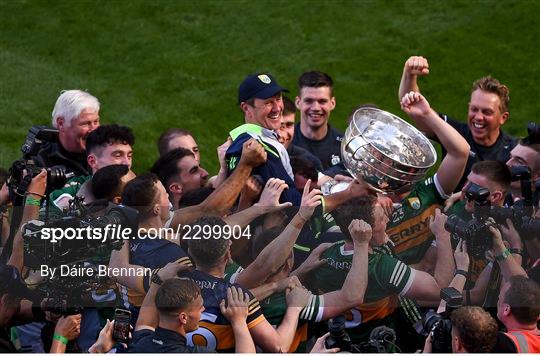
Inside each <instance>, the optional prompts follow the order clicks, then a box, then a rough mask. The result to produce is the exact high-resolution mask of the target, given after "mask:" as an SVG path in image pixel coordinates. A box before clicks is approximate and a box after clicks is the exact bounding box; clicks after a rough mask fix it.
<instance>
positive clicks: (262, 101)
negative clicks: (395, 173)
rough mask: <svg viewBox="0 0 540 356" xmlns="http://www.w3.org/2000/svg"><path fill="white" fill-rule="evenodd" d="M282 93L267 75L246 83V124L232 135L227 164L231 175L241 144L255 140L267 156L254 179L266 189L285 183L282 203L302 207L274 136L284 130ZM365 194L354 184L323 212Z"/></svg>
mask: <svg viewBox="0 0 540 356" xmlns="http://www.w3.org/2000/svg"><path fill="white" fill-rule="evenodd" d="M282 92H288V90H287V89H285V88H283V87H281V86H280V85H279V84H278V83H277V82H276V80H275V79H274V78H273V77H272V76H271V75H270V74H268V73H256V74H251V75H249V76H247V77H246V78H245V79H244V81H243V82H242V84H240V87H239V88H238V104H239V105H240V109H241V110H242V112H243V113H244V120H245V124H244V125H241V126H239V127H237V128H235V129H234V130H232V131H231V132H229V135H230V137H231V139H232V140H233V143H232V144H231V146H230V147H229V149H228V150H227V153H226V155H225V162H226V164H227V168H228V172H229V174H230V173H231V172H232V171H233V170H234V169H235V167H236V165H237V164H238V162H239V160H240V156H241V154H242V144H243V143H244V142H245V141H247V140H249V139H251V138H256V139H257V141H259V143H260V144H261V145H262V146H263V147H264V149H265V150H266V151H267V153H268V155H267V160H266V162H265V163H264V164H262V165H260V166H259V167H256V168H255V169H253V171H252V175H257V176H259V177H261V178H262V182H261V183H262V184H263V185H265V184H266V182H267V181H268V179H270V178H272V177H274V178H279V179H282V180H284V181H285V183H287V185H288V186H289V189H285V190H284V191H283V193H282V194H281V198H280V202H281V203H284V202H290V203H292V205H293V206H300V201H301V200H302V194H301V193H300V192H299V191H298V190H296V189H295V185H294V175H293V172H292V168H291V163H290V159H289V154H288V153H287V150H286V149H285V147H284V146H283V145H282V144H281V143H279V141H278V135H277V133H276V132H275V130H278V129H279V128H280V127H281V121H282V116H283V100H282V97H281V93H282ZM362 194H367V188H366V186H365V184H360V183H358V182H356V183H355V184H351V185H349V188H348V189H347V190H344V191H343V192H339V193H337V194H334V195H330V196H327V197H325V198H324V200H323V210H324V211H331V210H333V209H334V208H335V207H336V206H337V205H339V204H341V203H342V202H344V201H346V200H347V199H349V198H351V197H353V196H357V195H362Z"/></svg>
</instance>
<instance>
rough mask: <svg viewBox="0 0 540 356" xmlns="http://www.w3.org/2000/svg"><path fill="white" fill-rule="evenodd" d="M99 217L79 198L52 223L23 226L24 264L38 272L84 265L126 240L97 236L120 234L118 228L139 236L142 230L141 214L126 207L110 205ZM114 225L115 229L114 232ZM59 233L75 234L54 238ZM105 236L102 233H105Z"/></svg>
mask: <svg viewBox="0 0 540 356" xmlns="http://www.w3.org/2000/svg"><path fill="white" fill-rule="evenodd" d="M99 214H100V215H99V216H95V214H92V213H91V212H90V211H89V208H88V207H86V206H84V205H83V204H82V198H79V197H76V198H74V200H73V201H72V202H71V204H70V207H69V209H68V211H67V212H66V215H65V216H63V217H61V218H59V219H55V220H52V221H50V222H48V223H44V222H42V221H38V220H33V221H30V222H28V223H27V224H26V225H24V227H23V241H24V265H25V266H26V267H28V268H31V269H38V268H40V267H41V266H42V265H47V266H49V267H56V266H60V265H66V264H72V263H75V262H83V261H87V260H89V259H92V258H93V257H95V256H97V255H101V254H103V252H109V253H110V251H112V250H118V249H120V248H121V247H122V245H123V243H124V240H123V239H121V238H118V236H117V237H116V238H115V236H111V235H109V237H112V238H107V236H103V238H101V237H100V238H99V239H98V238H96V236H95V235H96V233H100V231H101V230H103V231H104V232H110V233H111V234H114V233H115V232H116V235H118V231H119V230H118V228H116V227H119V228H121V229H130V231H131V233H135V232H136V231H137V228H138V211H137V210H135V209H133V208H130V207H127V206H123V205H115V204H110V205H109V206H108V207H107V208H106V209H103V210H101V211H100V213H99ZM108 226H113V227H114V228H115V229H110V228H108ZM55 231H60V232H62V231H63V232H67V231H73V233H72V234H70V235H67V234H65V236H63V238H61V239H57V240H55V239H53V238H51V237H54V235H53V233H54V232H55ZM101 233H102V232H101ZM92 234H94V236H92Z"/></svg>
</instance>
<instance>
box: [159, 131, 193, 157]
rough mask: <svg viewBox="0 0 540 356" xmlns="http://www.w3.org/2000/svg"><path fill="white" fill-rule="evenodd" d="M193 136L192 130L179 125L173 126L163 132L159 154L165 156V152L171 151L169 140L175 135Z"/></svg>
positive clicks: (160, 137) (160, 138)
mask: <svg viewBox="0 0 540 356" xmlns="http://www.w3.org/2000/svg"><path fill="white" fill-rule="evenodd" d="M183 136H191V137H193V135H192V134H191V132H189V131H188V130H186V129H182V128H179V127H173V128H171V129H168V130H167V131H165V132H163V133H162V134H161V135H160V136H159V139H158V151H159V155H160V156H163V155H164V154H165V153H167V152H169V142H170V141H171V140H172V139H173V138H175V137H183Z"/></svg>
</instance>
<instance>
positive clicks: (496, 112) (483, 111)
mask: <svg viewBox="0 0 540 356" xmlns="http://www.w3.org/2000/svg"><path fill="white" fill-rule="evenodd" d="M508 115H509V114H508V112H501V100H500V98H499V96H498V95H497V94H495V93H489V92H486V91H483V90H481V89H476V90H475V91H473V92H472V94H471V101H470V103H469V112H468V120H467V121H468V124H469V129H470V130H471V134H472V136H473V139H474V141H475V142H476V143H478V144H480V145H483V146H491V145H493V144H494V143H495V142H496V141H497V138H498V137H499V133H500V128H501V126H502V125H503V124H504V123H505V122H506V119H508Z"/></svg>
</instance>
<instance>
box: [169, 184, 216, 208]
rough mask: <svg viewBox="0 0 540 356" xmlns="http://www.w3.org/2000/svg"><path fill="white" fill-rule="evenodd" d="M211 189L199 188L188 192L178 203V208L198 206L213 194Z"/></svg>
mask: <svg viewBox="0 0 540 356" xmlns="http://www.w3.org/2000/svg"><path fill="white" fill-rule="evenodd" d="M214 190H215V189H214V188H212V187H200V188H196V189H193V190H188V191H187V192H185V193H184V194H182V197H181V198H180V201H179V202H178V208H185V207H188V206H194V205H199V204H200V203H202V202H203V201H205V200H206V198H208V197H209V196H210V194H212V193H213V192H214Z"/></svg>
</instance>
